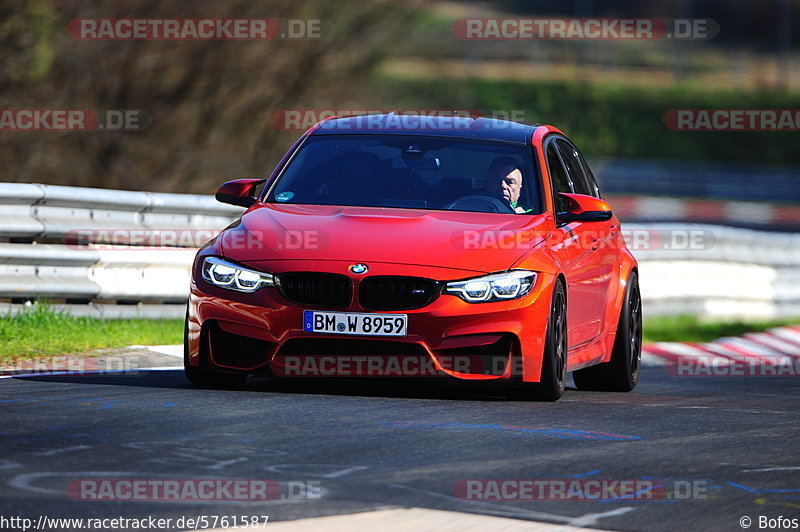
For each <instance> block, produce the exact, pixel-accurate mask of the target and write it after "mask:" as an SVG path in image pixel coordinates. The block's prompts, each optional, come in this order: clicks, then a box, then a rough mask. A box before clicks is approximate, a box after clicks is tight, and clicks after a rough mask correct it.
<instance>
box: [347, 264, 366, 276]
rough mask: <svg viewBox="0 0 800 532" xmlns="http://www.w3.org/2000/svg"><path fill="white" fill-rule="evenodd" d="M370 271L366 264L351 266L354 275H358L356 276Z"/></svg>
mask: <svg viewBox="0 0 800 532" xmlns="http://www.w3.org/2000/svg"><path fill="white" fill-rule="evenodd" d="M368 269H369V268H367V265H366V264H361V263H358V264H352V265H351V266H350V271H351V272H352V273H354V274H356V275H361V274H364V273H367V270H368Z"/></svg>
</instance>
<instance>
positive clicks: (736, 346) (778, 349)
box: [642, 326, 800, 377]
mask: <svg viewBox="0 0 800 532" xmlns="http://www.w3.org/2000/svg"><path fill="white" fill-rule="evenodd" d="M642 365H644V366H666V367H668V368H670V373H672V374H676V375H677V376H795V377H797V376H800V326H787V327H778V328H775V329H771V330H769V331H765V332H759V333H747V334H745V335H743V336H733V337H725V338H719V339H717V340H714V341H713V342H707V343H697V342H655V343H650V344H645V345H644V346H642Z"/></svg>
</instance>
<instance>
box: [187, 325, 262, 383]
mask: <svg viewBox="0 0 800 532" xmlns="http://www.w3.org/2000/svg"><path fill="white" fill-rule="evenodd" d="M183 372H184V374H185V375H186V378H187V379H188V380H189V382H191V383H192V384H195V385H197V386H203V387H206V388H241V387H242V386H244V383H245V381H247V374H245V373H223V372H221V371H213V370H210V369H206V368H201V367H198V366H190V365H189V311H188V310H187V311H186V321H185V322H184V325H183Z"/></svg>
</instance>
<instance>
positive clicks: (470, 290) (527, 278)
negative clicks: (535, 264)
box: [444, 270, 536, 303]
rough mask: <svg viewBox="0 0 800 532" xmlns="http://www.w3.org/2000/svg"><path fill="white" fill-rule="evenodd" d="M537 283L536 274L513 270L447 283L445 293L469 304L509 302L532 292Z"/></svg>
mask: <svg viewBox="0 0 800 532" xmlns="http://www.w3.org/2000/svg"><path fill="white" fill-rule="evenodd" d="M535 281H536V272H529V271H527V270H512V271H509V272H503V273H493V274H491V275H485V276H483V277H476V278H475V279H467V280H466V281H453V282H451V283H447V286H446V287H445V289H444V293H445V294H453V295H455V296H458V297H460V298H461V299H463V300H464V301H467V302H469V303H484V302H489V301H508V300H510V299H517V298H520V297H522V296H524V295H525V294H527V293H528V292H530V291H531V288H533V283H534V282H535Z"/></svg>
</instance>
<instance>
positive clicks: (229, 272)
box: [203, 257, 275, 293]
mask: <svg viewBox="0 0 800 532" xmlns="http://www.w3.org/2000/svg"><path fill="white" fill-rule="evenodd" d="M203 279H205V280H206V281H208V282H209V283H211V284H213V285H214V286H219V287H221V288H227V289H229V290H236V291H237V292H247V293H253V292H255V291H256V290H258V289H259V288H261V287H262V286H275V276H274V275H272V274H269V273H263V272H257V271H255V270H250V269H248V268H245V267H243V266H239V265H238V264H233V263H232V262H228V261H225V260H222V259H220V258H218V257H206V258H205V259H203Z"/></svg>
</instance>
